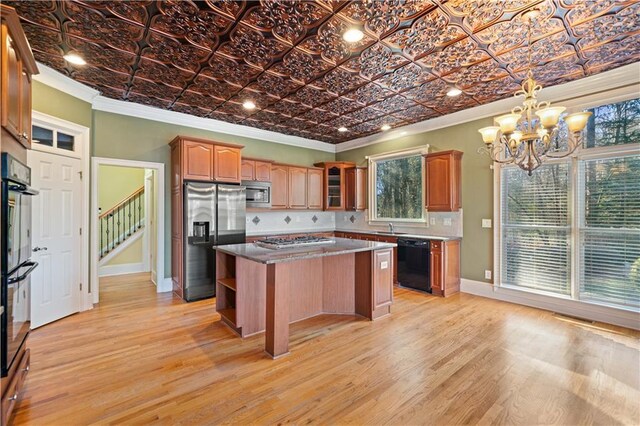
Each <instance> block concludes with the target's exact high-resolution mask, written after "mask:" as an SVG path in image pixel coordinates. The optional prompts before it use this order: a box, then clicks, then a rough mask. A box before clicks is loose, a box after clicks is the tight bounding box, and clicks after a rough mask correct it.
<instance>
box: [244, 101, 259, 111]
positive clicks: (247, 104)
mask: <svg viewBox="0 0 640 426" xmlns="http://www.w3.org/2000/svg"><path fill="white" fill-rule="evenodd" d="M242 106H243V107H244V109H256V104H254V103H253V102H251V101H244V103H243V104H242Z"/></svg>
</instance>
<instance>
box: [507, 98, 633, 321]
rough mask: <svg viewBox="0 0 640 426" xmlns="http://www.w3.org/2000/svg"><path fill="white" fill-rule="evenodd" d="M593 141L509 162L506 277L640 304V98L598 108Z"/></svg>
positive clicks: (588, 297)
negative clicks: (535, 163) (550, 155)
mask: <svg viewBox="0 0 640 426" xmlns="http://www.w3.org/2000/svg"><path fill="white" fill-rule="evenodd" d="M590 111H591V112H593V116H592V117H591V118H590V120H589V123H588V124H587V129H586V131H585V133H586V134H585V136H586V137H585V146H584V147H583V149H582V150H581V151H578V155H577V157H575V158H568V159H562V160H558V161H555V162H553V161H549V162H547V163H546V164H545V165H543V166H542V167H540V168H539V169H538V170H536V171H535V172H534V174H533V176H531V177H528V176H527V175H526V174H525V173H523V172H522V171H521V170H519V169H518V168H517V167H511V166H508V167H502V168H501V172H500V179H501V228H500V233H501V235H500V244H501V246H500V279H501V283H500V284H501V285H505V286H512V287H517V288H522V289H528V290H535V291H544V292H546V293H552V294H555V295H558V296H561V297H571V298H574V299H578V300H585V301H590V302H597V303H606V304H610V305H615V306H619V307H626V308H631V309H634V310H637V309H639V308H640V145H638V142H640V99H632V100H629V101H624V102H619V103H615V104H610V105H603V106H599V107H596V108H593V109H591V110H590Z"/></svg>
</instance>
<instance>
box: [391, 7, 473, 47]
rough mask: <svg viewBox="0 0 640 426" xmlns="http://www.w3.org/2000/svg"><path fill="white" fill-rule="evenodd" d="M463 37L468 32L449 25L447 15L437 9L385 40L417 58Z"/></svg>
mask: <svg viewBox="0 0 640 426" xmlns="http://www.w3.org/2000/svg"><path fill="white" fill-rule="evenodd" d="M463 37H466V33H465V32H464V31H463V30H462V28H460V27H458V26H457V25H449V19H448V18H447V16H446V15H445V14H444V13H443V12H442V11H441V10H439V9H436V10H433V11H432V12H429V13H428V14H426V15H425V16H423V17H421V18H420V19H418V20H417V21H416V22H415V23H414V24H413V25H412V26H411V27H410V28H407V29H404V30H399V31H396V32H395V33H393V35H391V36H390V37H388V38H387V39H385V42H387V43H389V44H392V45H394V46H396V47H398V48H400V49H402V50H403V51H404V52H405V53H406V54H407V55H410V56H412V57H414V58H415V57H418V56H422V55H425V54H427V53H429V52H431V51H433V50H434V49H436V48H438V47H442V46H444V45H446V44H448V43H450V42H452V41H455V40H459V39H461V38H463Z"/></svg>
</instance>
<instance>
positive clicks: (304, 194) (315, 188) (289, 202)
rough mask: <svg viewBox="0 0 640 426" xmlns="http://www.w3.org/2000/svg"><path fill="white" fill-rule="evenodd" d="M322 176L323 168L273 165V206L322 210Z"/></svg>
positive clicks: (273, 207) (275, 207) (274, 207)
mask: <svg viewBox="0 0 640 426" xmlns="http://www.w3.org/2000/svg"><path fill="white" fill-rule="evenodd" d="M322 177H323V170H322V169H316V168H310V167H300V166H290V165H285V164H273V165H271V208H272V209H295V210H302V209H309V210H321V209H322V182H323V179H322Z"/></svg>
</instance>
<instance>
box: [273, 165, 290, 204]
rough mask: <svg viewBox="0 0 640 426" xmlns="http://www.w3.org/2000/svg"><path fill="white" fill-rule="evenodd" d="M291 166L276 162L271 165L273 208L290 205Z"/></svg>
mask: <svg viewBox="0 0 640 426" xmlns="http://www.w3.org/2000/svg"><path fill="white" fill-rule="evenodd" d="M288 199H289V167H287V166H283V165H281V164H274V165H272V167H271V208H272V209H286V208H288V207H289V201H288Z"/></svg>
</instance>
